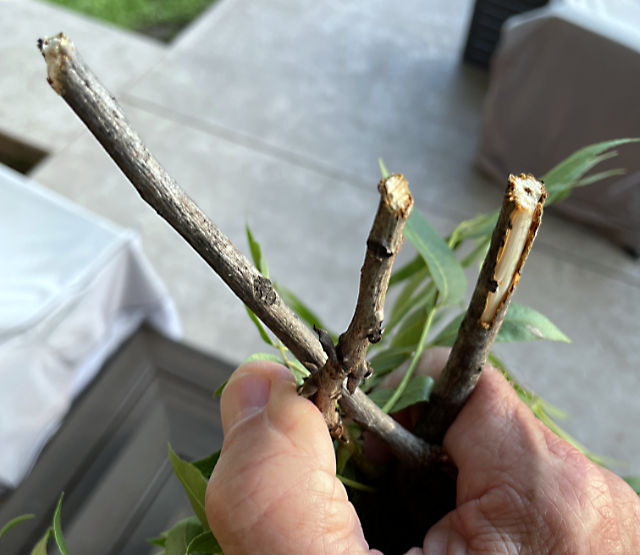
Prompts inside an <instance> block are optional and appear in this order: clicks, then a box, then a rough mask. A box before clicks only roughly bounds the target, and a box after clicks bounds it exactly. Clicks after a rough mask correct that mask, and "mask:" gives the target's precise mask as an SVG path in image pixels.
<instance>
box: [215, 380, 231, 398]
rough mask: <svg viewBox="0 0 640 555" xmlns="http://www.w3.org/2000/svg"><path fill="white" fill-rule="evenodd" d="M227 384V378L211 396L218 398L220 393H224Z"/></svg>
mask: <svg viewBox="0 0 640 555" xmlns="http://www.w3.org/2000/svg"><path fill="white" fill-rule="evenodd" d="M228 382H229V378H227V379H226V380H225V381H223V382H222V383H221V384H220V385H219V386H218V389H216V390H215V391H214V392H213V396H214V397H220V395H222V392H223V391H224V388H225V387H227V383H228Z"/></svg>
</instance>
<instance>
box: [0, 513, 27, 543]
mask: <svg viewBox="0 0 640 555" xmlns="http://www.w3.org/2000/svg"><path fill="white" fill-rule="evenodd" d="M34 516H36V515H33V514H28V515H20V516H17V517H15V518H12V519H11V520H10V521H9V522H7V523H6V524H5V525H4V526H3V527H2V528H0V538H2V536H4V535H5V534H6V533H7V532H8V531H9V530H11V528H13V527H14V526H16V525H18V524H20V523H21V522H24V521H25V520H30V519H32V518H33V517H34Z"/></svg>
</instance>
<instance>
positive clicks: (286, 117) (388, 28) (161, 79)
mask: <svg viewBox="0 0 640 555" xmlns="http://www.w3.org/2000/svg"><path fill="white" fill-rule="evenodd" d="M471 7H472V2H471V1H470V0H453V1H446V2H445V1H443V0H429V1H426V2H425V1H417V0H409V1H407V2H403V3H402V5H401V7H398V5H397V4H392V3H390V2H382V1H372V2H367V3H366V6H365V4H362V3H344V2H340V1H338V0H328V1H326V2H313V1H311V0H298V1H295V2H293V1H287V0H268V1H266V0H265V1H262V2H251V1H250V0H219V1H218V2H217V3H216V4H214V5H213V6H212V8H211V9H210V10H208V11H207V12H206V13H205V14H204V15H202V16H201V17H200V18H199V19H198V20H197V21H196V22H195V23H194V24H193V25H192V26H191V27H189V28H187V29H186V30H185V31H184V32H183V33H182V34H181V35H180V36H179V37H178V39H177V40H176V41H174V43H172V44H171V45H168V46H167V45H162V44H159V43H156V42H154V41H152V40H150V39H147V38H145V37H141V36H139V35H136V34H132V33H129V32H126V31H122V30H119V29H115V28H113V27H110V26H108V25H105V24H103V23H100V22H96V21H93V20H89V19H87V18H84V17H82V16H80V15H77V14H74V13H70V12H66V11H63V10H60V9H57V8H53V7H52V6H50V5H48V4H44V3H40V2H36V1H35V0H20V1H18V0H9V1H5V2H2V3H0V31H2V32H0V45H1V46H2V52H3V53H4V55H3V56H2V57H0V70H2V75H3V80H2V84H1V85H0V132H1V133H3V134H7V135H11V136H14V137H17V138H19V139H21V140H22V141H25V142H28V143H30V144H33V145H35V146H37V147H39V148H41V149H43V150H46V151H48V152H49V153H50V155H49V156H48V157H47V158H46V159H45V161H44V162H42V163H41V164H40V165H39V166H37V167H36V168H35V170H34V171H33V172H32V173H31V177H32V178H33V179H34V180H36V181H37V182H39V183H41V184H43V185H45V186H47V187H50V188H51V189H52V190H55V191H57V192H59V193H61V194H62V195H65V196H67V197H69V198H71V199H72V200H73V201H74V202H76V203H78V204H80V205H83V206H85V207H87V208H89V209H91V210H92V211H94V212H96V213H99V214H101V215H103V216H106V217H108V218H110V219H111V220H113V221H115V222H117V223H119V224H121V225H123V226H127V227H131V228H134V229H136V230H138V231H139V233H140V234H141V236H142V239H143V244H144V248H145V251H146V253H147V255H148V257H149V258H150V260H151V262H152V264H153V265H154V267H155V268H156V269H157V271H158V273H159V274H160V276H161V277H162V279H163V280H164V281H165V283H166V284H167V286H168V288H169V290H170V293H171V295H172V296H173V298H174V300H175V302H176V304H177V306H178V310H179V312H180V316H181V318H182V321H183V324H184V329H185V337H184V339H185V341H186V342H188V343H190V344H192V345H195V346H197V347H198V348H200V349H203V350H206V351H208V352H212V353H215V354H217V355H219V356H221V357H223V358H225V359H228V360H230V361H233V362H239V361H241V360H242V359H243V358H245V357H246V356H247V355H249V354H250V353H252V352H254V351H257V350H264V347H263V344H262V343H261V341H260V339H259V337H258V335H257V333H256V332H255V330H254V329H253V327H252V326H251V324H250V322H249V320H248V319H247V316H246V313H245V311H244V309H243V307H242V306H241V304H240V303H239V302H237V300H236V299H235V297H233V295H232V294H231V293H230V292H229V291H228V290H227V289H226V287H225V286H224V285H223V284H222V282H221V281H220V280H219V279H218V278H217V276H215V275H214V274H213V273H212V271H211V270H209V268H208V267H207V266H206V265H205V264H204V263H203V262H201V261H200V260H199V258H198V257H197V255H195V254H194V253H193V252H192V251H191V250H190V248H189V247H188V246H187V245H186V243H184V242H183V241H182V239H181V238H179V237H178V236H177V234H176V233H174V232H173V231H172V230H171V229H170V228H169V227H168V226H167V225H166V224H165V223H164V222H163V221H162V220H161V219H160V218H159V217H158V216H157V215H156V214H155V212H153V211H152V210H151V209H150V208H148V207H147V206H146V205H145V204H144V202H143V201H142V200H141V199H140V198H139V197H138V196H137V194H136V193H135V191H134V190H133V189H132V188H131V186H130V185H129V184H128V183H127V182H126V180H125V178H124V177H123V176H122V175H121V174H120V172H119V170H118V169H117V168H116V167H115V165H114V164H113V163H112V162H111V161H110V160H109V159H108V158H107V156H106V154H105V153H104V152H103V151H102V149H101V147H100V146H99V145H98V144H97V143H96V142H95V140H94V139H93V138H92V137H91V136H90V134H89V133H88V132H87V131H86V130H85V129H84V128H83V126H82V125H81V124H80V122H79V120H78V119H77V118H76V117H75V115H73V114H72V113H71V111H70V110H69V109H68V108H67V107H66V106H65V105H64V103H63V102H62V100H60V99H59V98H57V97H56V96H55V95H54V93H53V92H52V91H51V90H50V89H49V87H48V85H47V84H46V80H45V67H44V63H43V61H42V59H41V58H40V55H39V53H38V52H37V50H36V48H35V41H36V39H37V38H38V37H40V36H42V35H51V34H54V33H57V32H58V31H61V30H63V31H65V32H66V33H67V34H68V35H69V36H70V37H71V38H72V39H73V40H74V41H75V42H76V45H77V46H78V48H79V50H80V52H81V53H82V54H83V56H84V57H85V59H86V60H87V62H88V63H89V64H90V65H91V66H92V68H93V69H94V71H95V72H96V73H97V75H98V76H99V77H100V78H101V79H102V80H103V82H105V84H106V85H107V86H108V87H110V88H111V90H112V92H113V93H114V94H115V95H116V96H117V97H118V99H119V100H120V102H121V104H122V105H123V108H124V109H125V111H126V112H127V114H128V115H129V117H130V119H131V121H132V123H133V124H134V126H135V127H136V128H137V129H138V130H139V132H140V133H141V135H142V136H143V138H144V139H145V140H146V141H147V143H148V146H149V147H150V149H151V151H152V152H154V153H155V154H156V155H157V156H158V158H159V160H160V161H161V163H162V164H163V165H164V166H165V167H166V168H167V170H168V171H169V173H170V174H172V175H173V176H174V177H175V178H176V180H177V181H178V182H179V183H180V184H181V185H182V186H183V187H184V188H185V189H186V190H187V192H188V193H189V194H190V195H191V196H192V197H193V198H194V199H195V200H196V202H197V203H198V204H199V205H200V206H201V207H202V208H203V209H204V211H205V212H206V213H207V214H209V216H210V217H211V218H212V219H213V221H215V222H216V223H217V224H218V225H219V226H220V228H221V229H222V230H223V231H224V232H225V233H227V234H228V235H229V237H230V238H231V239H232V240H233V241H234V242H235V243H236V245H238V246H239V247H240V248H241V250H243V251H245V252H248V248H247V246H246V240H245V238H244V226H245V223H246V222H247V221H248V222H249V223H250V225H251V227H252V229H253V231H254V234H255V236H256V237H257V238H258V239H259V240H260V242H261V243H262V246H263V251H264V253H265V255H266V257H267V260H268V262H269V266H270V270H271V275H272V277H273V278H274V279H275V280H276V281H281V282H282V283H283V284H285V285H287V287H289V288H290V289H292V290H293V291H294V292H295V293H296V294H298V295H299V296H300V297H301V298H303V299H304V300H305V301H306V302H307V303H308V304H309V305H311V306H312V307H313V308H314V309H315V310H316V311H317V312H318V313H319V315H320V316H321V317H322V318H323V319H324V320H325V322H327V323H328V325H329V326H330V327H331V328H333V329H334V330H336V331H341V330H342V329H343V328H345V327H346V325H347V324H348V321H349V319H350V317H351V312H352V310H353V306H354V302H355V295H356V291H357V283H358V277H359V269H360V265H361V262H362V258H363V255H364V243H365V238H366V235H367V232H368V227H369V225H370V223H371V220H372V218H373V214H374V210H375V206H376V203H377V198H376V196H377V193H376V188H375V185H376V183H377V181H378V178H379V171H378V164H377V158H378V157H379V156H381V157H383V158H384V160H385V162H386V164H387V166H388V167H389V169H390V170H392V171H398V172H402V173H404V174H405V175H406V176H407V178H408V179H409V182H410V184H411V186H412V190H413V193H414V197H415V199H416V202H417V205H418V207H419V208H420V209H421V210H422V211H423V212H424V213H425V214H426V215H427V217H428V218H429V219H430V220H431V221H432V222H433V224H434V225H435V226H436V227H437V228H438V229H439V230H440V231H442V232H446V231H449V230H451V229H452V228H453V226H454V225H455V224H456V223H457V222H458V221H459V220H461V219H463V218H468V217H471V216H473V215H474V214H476V213H477V212H480V211H488V210H491V209H493V208H495V207H496V206H497V205H498V204H499V202H500V189H499V188H498V187H496V186H495V185H493V184H490V183H488V182H487V181H486V180H485V179H484V178H483V177H482V176H481V175H479V174H478V173H477V172H476V171H475V170H474V168H473V157H474V150H475V145H476V141H477V137H478V134H479V129H480V127H481V124H482V99H483V95H484V92H485V90H486V87H487V83H488V75H487V73H486V72H484V71H483V70H480V69H477V68H473V67H467V66H464V65H462V64H461V62H460V53H461V49H462V47H463V45H464V40H465V36H466V31H467V25H468V20H469V17H470V10H471ZM523 169H525V168H523ZM405 251H409V249H408V248H407V249H405ZM404 254H405V256H408V254H409V253H408V252H406V253H404ZM470 281H471V280H470ZM470 287H471V286H470ZM470 287H469V291H468V294H470V293H471V290H470ZM517 301H518V302H520V303H522V304H528V305H530V306H532V307H534V308H536V309H537V310H539V311H540V312H542V313H543V314H545V315H547V316H548V317H549V318H551V320H552V321H554V322H555V323H556V324H557V325H558V326H559V327H560V328H561V329H562V330H563V331H564V332H565V333H566V334H567V335H569V336H570V337H571V338H572V340H573V343H571V344H558V343H549V342H540V343H531V344H519V345H509V346H500V347H499V349H498V353H499V354H500V355H502V357H503V359H504V360H505V361H506V363H507V365H508V367H509V368H510V369H512V371H513V372H514V374H515V375H516V376H517V377H518V378H519V379H520V380H522V381H523V382H524V383H525V384H526V385H528V386H529V387H531V388H532V389H534V390H535V391H536V392H537V393H539V394H540V395H541V396H542V397H543V398H545V399H546V400H548V401H549V402H551V403H553V404H555V405H557V406H558V407H560V408H562V409H564V410H566V411H567V412H568V413H569V415H570V417H569V419H568V420H566V421H565V423H564V425H565V427H566V428H567V430H568V431H569V432H570V433H572V434H573V435H574V436H575V437H576V438H577V439H578V440H579V441H581V442H582V443H584V444H585V445H587V446H589V448H590V449H592V450H593V451H594V452H596V453H598V454H601V455H605V456H608V457H611V458H613V459H616V460H618V461H622V462H623V463H625V464H622V463H621V464H616V465H615V468H616V469H617V470H619V471H620V472H622V473H623V474H640V428H639V427H638V426H637V423H638V422H640V403H639V402H638V401H637V398H638V393H637V392H638V391H640V372H639V371H638V367H639V366H640V365H639V361H638V352H640V334H639V333H638V325H637V321H638V318H639V317H640V264H639V263H638V262H634V261H632V260H631V259H630V258H628V257H627V256H626V255H625V254H623V253H622V252H620V251H619V250H618V249H617V248H616V247H614V246H612V245H610V244H609V243H608V242H607V241H606V240H604V239H602V238H600V237H599V236H597V235H595V234H593V233H591V232H590V231H588V230H586V229H584V228H581V227H579V226H577V225H575V224H572V223H569V222H565V221H563V220H562V219H561V218H559V217H557V216H556V215H555V214H554V213H553V212H552V211H551V212H550V213H549V214H548V215H547V216H546V217H545V222H544V224H543V226H542V230H541V233H540V237H539V239H538V241H537V244H536V247H535V248H534V252H533V253H532V255H531V258H530V262H529V263H528V265H527V268H526V271H525V272H524V276H523V279H522V282H521V286H520V289H519V292H518V294H517Z"/></svg>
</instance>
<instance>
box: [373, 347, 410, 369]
mask: <svg viewBox="0 0 640 555" xmlns="http://www.w3.org/2000/svg"><path fill="white" fill-rule="evenodd" d="M411 351H412V350H411V349H410V348H407V347H398V348H393V347H391V348H389V349H385V350H384V351H381V352H379V353H377V354H376V355H375V356H374V357H372V358H371V360H370V361H369V364H371V366H372V367H373V371H374V375H380V374H382V375H384V374H388V373H389V372H391V371H392V370H395V369H396V368H397V367H398V366H400V365H401V364H402V363H403V362H405V361H406V360H407V359H408V358H409V357H410V356H411Z"/></svg>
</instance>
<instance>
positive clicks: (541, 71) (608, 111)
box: [476, 0, 640, 252]
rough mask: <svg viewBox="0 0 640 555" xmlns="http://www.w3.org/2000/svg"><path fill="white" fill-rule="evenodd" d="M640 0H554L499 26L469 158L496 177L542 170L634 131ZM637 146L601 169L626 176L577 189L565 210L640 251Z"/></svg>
mask: <svg viewBox="0 0 640 555" xmlns="http://www.w3.org/2000/svg"><path fill="white" fill-rule="evenodd" d="M639 90H640V4H638V3H637V2H622V1H621V2H595V1H588V0H583V1H572V2H566V1H565V2H554V3H552V4H551V5H549V6H547V7H545V8H541V9H539V10H534V11H532V12H528V13H527V14H524V15H521V16H516V17H514V18H512V19H510V20H508V21H507V23H506V24H505V26H504V27H503V30H502V35H501V39H500V43H499V45H498V49H497V51H496V54H495V56H494V59H493V63H492V67H491V76H490V85H489V90H488V93H487V96H486V100H485V106H484V114H483V118H484V121H483V128H482V132H481V137H480V141H479V147H478V151H477V157H476V161H477V165H478V166H479V167H480V168H481V169H482V170H484V171H485V172H486V173H488V174H489V175H490V176H491V177H492V178H493V179H494V180H495V181H496V182H497V183H500V185H503V184H504V180H505V176H506V175H508V174H509V173H516V172H522V171H525V172H531V173H533V174H535V175H539V176H540V175H542V174H544V173H545V172H546V171H547V170H549V169H551V168H552V167H553V166H554V165H555V164H557V163H558V162H560V161H561V160H563V159H564V158H565V157H567V156H568V155H570V154H571V153H572V152H574V151H576V150H578V149H579V148H581V147H583V146H586V145H588V144H591V143H596V142H599V141H604V140H608V139H615V138H622V137H634V136H640V105H639V103H638V91H639ZM639 152H640V146H639V145H637V144H634V145H628V146H624V147H620V149H619V156H618V157H616V158H614V159H612V160H609V161H607V162H605V163H604V164H603V165H601V166H599V168H598V171H600V170H603V169H607V168H624V169H625V170H626V173H625V174H624V175H622V176H620V175H618V176H614V177H610V178H608V179H606V180H605V181H603V182H599V183H597V184H595V185H593V186H588V187H584V188H581V189H576V190H575V191H574V193H573V194H572V195H571V196H570V197H569V198H568V199H567V200H565V201H563V202H562V203H560V204H559V205H558V206H557V210H558V211H561V212H562V213H564V214H566V215H567V216H569V217H571V218H574V219H576V220H579V221H581V222H583V223H586V224H588V225H590V226H592V227H594V228H597V229H598V230H600V231H602V232H604V233H605V234H606V235H607V236H609V237H610V238H611V239H613V240H614V241H616V242H617V243H619V244H620V245H622V246H624V247H626V248H628V249H630V250H632V251H635V252H640V155H639Z"/></svg>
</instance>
